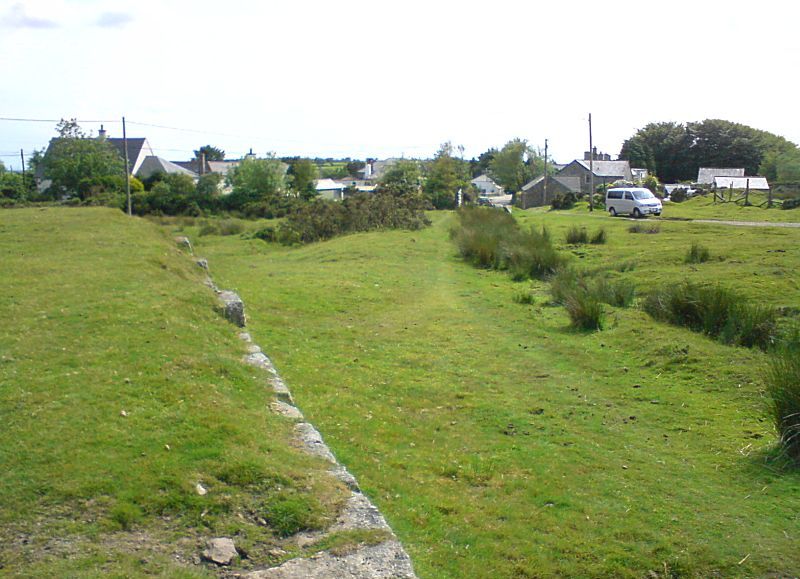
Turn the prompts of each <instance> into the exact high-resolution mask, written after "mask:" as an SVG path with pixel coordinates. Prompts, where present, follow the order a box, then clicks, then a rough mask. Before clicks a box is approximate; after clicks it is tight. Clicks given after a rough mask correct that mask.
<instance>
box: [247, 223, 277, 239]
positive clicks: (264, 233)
mask: <svg viewBox="0 0 800 579" xmlns="http://www.w3.org/2000/svg"><path fill="white" fill-rule="evenodd" d="M253 237H255V238H256V239H261V240H263V241H276V240H277V231H276V230H275V228H274V227H272V226H271V225H267V226H266V227H263V228H261V229H259V230H258V231H256V232H255V233H253Z"/></svg>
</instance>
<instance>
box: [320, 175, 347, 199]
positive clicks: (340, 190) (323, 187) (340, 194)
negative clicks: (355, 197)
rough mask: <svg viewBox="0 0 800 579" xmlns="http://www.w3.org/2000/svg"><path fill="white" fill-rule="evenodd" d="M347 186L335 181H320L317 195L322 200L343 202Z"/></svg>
mask: <svg viewBox="0 0 800 579" xmlns="http://www.w3.org/2000/svg"><path fill="white" fill-rule="evenodd" d="M344 190H345V186H344V185H343V184H342V183H337V182H336V181H334V180H333V179H319V180H318V181H317V195H319V197H321V198H322V199H332V200H334V201H341V200H342V199H343V198H344Z"/></svg>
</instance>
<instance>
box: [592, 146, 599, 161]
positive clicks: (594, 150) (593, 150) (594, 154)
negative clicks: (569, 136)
mask: <svg viewBox="0 0 800 579" xmlns="http://www.w3.org/2000/svg"><path fill="white" fill-rule="evenodd" d="M592 159H594V160H595V161H599V160H600V159H599V158H598V157H597V147H592Z"/></svg>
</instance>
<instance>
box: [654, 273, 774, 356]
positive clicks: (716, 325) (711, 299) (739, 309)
mask: <svg viewBox="0 0 800 579" xmlns="http://www.w3.org/2000/svg"><path fill="white" fill-rule="evenodd" d="M643 308H644V310H645V311H646V312H647V313H648V314H650V315H651V316H652V317H653V318H655V319H657V320H661V321H664V322H669V323H671V324H675V325H678V326H685V327H687V328H690V329H691V330H693V331H695V332H702V333H704V334H706V335H708V336H711V337H712V338H717V339H719V340H720V341H722V342H723V343H726V344H737V345H740V346H745V347H748V348H752V347H758V348H761V349H762V350H766V349H767V348H769V347H770V346H772V345H773V344H774V343H775V341H776V339H777V338H778V323H777V312H776V311H775V309H774V308H771V307H769V306H762V305H760V304H755V303H751V302H748V301H747V300H745V299H744V298H742V297H741V296H740V295H739V294H737V293H736V292H735V291H733V290H731V289H729V288H726V287H723V286H721V285H719V284H716V285H701V284H695V283H692V282H689V281H686V282H683V283H681V284H678V285H668V286H664V287H662V288H660V289H658V290H655V291H653V292H651V293H650V294H649V295H648V296H647V298H646V299H645V301H644V303H643Z"/></svg>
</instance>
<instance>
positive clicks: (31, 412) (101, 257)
mask: <svg viewBox="0 0 800 579" xmlns="http://www.w3.org/2000/svg"><path fill="white" fill-rule="evenodd" d="M214 307H215V299H214V297H213V294H212V293H211V291H210V290H209V289H208V288H206V287H204V286H203V285H202V276H201V270H200V269H199V268H198V267H197V266H196V265H194V264H193V263H192V261H191V260H190V259H189V258H188V257H187V256H186V255H185V254H182V253H181V252H180V251H179V250H178V249H177V248H176V246H175V243H174V241H173V240H172V239H171V238H170V237H167V236H165V235H164V232H163V230H161V229H160V228H158V227H156V226H155V225H153V224H151V223H148V222H146V221H143V220H140V219H128V218H126V217H125V216H124V215H123V214H122V213H120V212H119V211H115V210H107V209H52V208H51V209H20V210H8V211H3V212H2V213H0V319H2V324H0V424H2V440H1V441H0V488H1V489H2V492H0V574H8V575H11V576H15V575H19V576H25V577H46V576H51V577H56V576H59V577H63V576H80V577H87V576H89V577H91V576H108V575H112V576H124V577H131V576H140V575H163V576H168V577H180V576H187V577H188V576H191V577H194V576H205V572H204V570H203V568H202V567H195V566H193V565H192V559H193V558H195V557H196V556H197V555H199V553H200V550H201V549H202V547H203V545H204V542H205V540H206V539H208V538H211V537H215V536H232V537H234V538H235V540H236V542H237V545H239V546H241V547H242V548H243V549H244V550H246V551H248V554H249V556H250V560H251V561H260V562H266V561H268V560H270V558H269V556H268V554H267V551H268V550H269V549H271V548H273V547H275V546H279V545H282V541H281V540H280V535H282V534H284V530H285V529H284V528H283V526H282V527H281V528H279V529H278V528H276V529H274V530H273V528H272V527H270V526H269V525H264V524H263V523H264V519H267V520H269V518H270V513H274V512H276V510H277V511H280V512H281V513H282V524H285V522H286V520H287V518H288V519H289V520H290V522H291V521H294V522H293V524H294V526H295V527H297V526H298V525H299V526H303V525H315V524H321V522H322V521H323V520H324V519H325V517H326V516H329V515H330V512H331V510H332V509H333V508H334V507H335V505H336V503H337V502H338V501H339V500H341V499H340V497H341V496H344V495H343V494H342V495H340V494H339V493H338V491H337V489H336V488H335V487H334V486H333V485H332V483H330V482H329V479H328V477H323V476H321V475H320V473H321V470H322V469H323V468H324V466H323V465H320V464H319V463H318V462H317V461H315V460H312V459H311V458H309V457H307V456H305V455H301V454H299V453H297V452H295V451H293V450H291V449H290V444H289V442H288V440H289V439H290V432H289V428H290V427H289V425H287V424H286V423H284V422H283V421H282V420H281V419H279V418H278V417H276V416H273V415H272V414H271V413H270V412H269V410H268V408H267V404H268V402H269V399H270V393H269V391H268V389H267V388H266V385H265V384H266V382H265V377H264V376H263V375H262V374H260V373H259V371H257V370H255V369H252V368H249V367H246V366H244V365H243V364H242V363H241V357H242V355H243V353H244V352H243V344H242V342H241V341H240V340H238V338H237V337H236V334H237V329H236V328H235V327H234V326H232V325H230V324H229V323H227V322H226V321H224V320H223V319H222V318H221V317H220V316H219V314H217V313H216V312H215V311H214ZM123 412H124V414H123ZM198 483H201V484H202V485H203V486H204V487H205V488H206V489H207V490H208V494H207V495H205V496H200V495H199V494H198V493H197V491H196V485H197V484H198ZM287 505H288V507H287ZM287 509H288V511H287ZM259 519H261V521H260V522H259ZM287 550H289V551H291V550H292V549H291V548H287ZM273 562H274V560H273ZM244 564H245V565H246V564H247V562H245V563H244Z"/></svg>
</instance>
